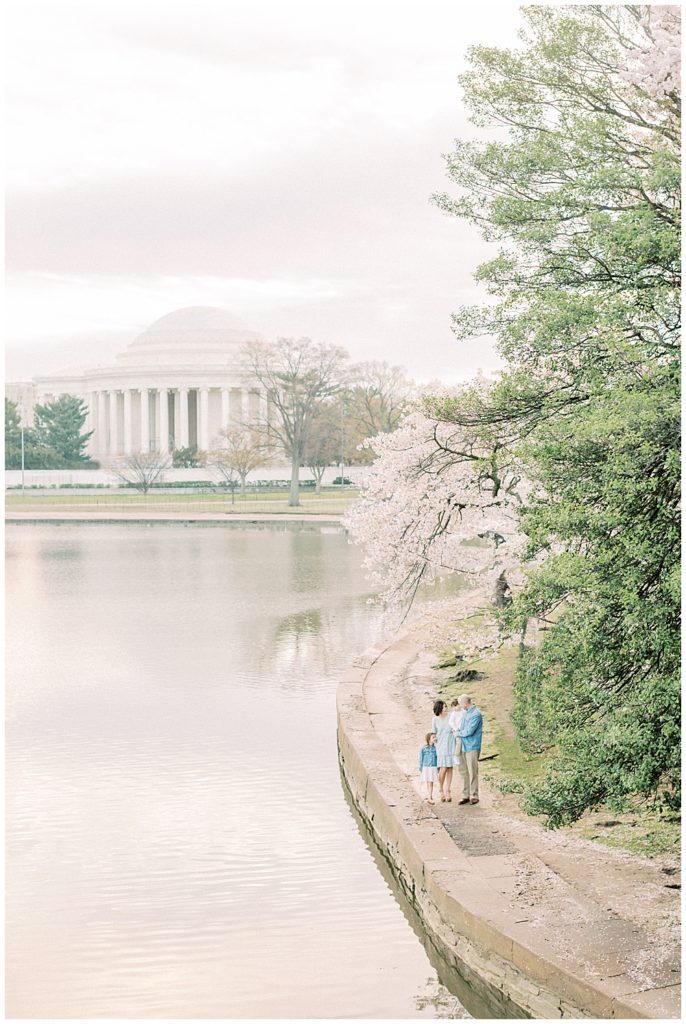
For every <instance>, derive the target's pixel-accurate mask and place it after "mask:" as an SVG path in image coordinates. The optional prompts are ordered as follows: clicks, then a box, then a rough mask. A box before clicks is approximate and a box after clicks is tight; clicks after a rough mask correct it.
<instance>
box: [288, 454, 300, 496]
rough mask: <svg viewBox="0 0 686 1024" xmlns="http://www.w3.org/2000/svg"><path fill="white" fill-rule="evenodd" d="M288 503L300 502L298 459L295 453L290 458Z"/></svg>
mask: <svg viewBox="0 0 686 1024" xmlns="http://www.w3.org/2000/svg"><path fill="white" fill-rule="evenodd" d="M288 504H289V505H299V504H300V460H299V459H298V458H297V456H295V455H294V456H293V458H292V460H291V493H290V495H289V497H288Z"/></svg>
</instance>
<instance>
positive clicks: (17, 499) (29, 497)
mask: <svg viewBox="0 0 686 1024" xmlns="http://www.w3.org/2000/svg"><path fill="white" fill-rule="evenodd" d="M358 493H359V492H358V491H356V490H352V489H351V490H345V491H339V490H335V491H330V490H323V491H322V492H321V494H314V493H313V492H311V491H301V493H300V505H299V506H297V507H291V506H290V505H289V504H288V491H286V490H279V491H267V492H265V493H260V494H246V495H240V494H236V495H235V498H234V500H232V498H231V495H230V494H226V493H221V492H216V493H215V492H207V493H198V492H195V493H190V494H169V493H165V491H163V490H161V489H160V490H154V489H153V490H152V491H149V492H148V494H139V493H138V492H137V491H133V490H132V491H123V492H114V493H113V492H111V491H107V490H97V491H93V493H90V494H64V493H61V494H55V493H54V492H51V491H48V490H46V491H42V492H40V493H33V494H32V493H31V492H27V493H26V495H25V496H24V497H23V498H22V496H21V494H20V493H17V492H12V491H9V492H7V493H6V494H5V510H6V512H7V513H8V514H11V513H12V512H31V513H35V514H36V515H40V514H41V513H43V512H51V513H59V512H70V513H73V512H127V513H136V512H140V513H141V514H145V513H151V512H178V513H180V514H183V513H188V514H191V513H202V512H205V513H208V512H209V513H211V512H215V513H217V512H219V513H225V514H227V515H231V514H234V513H246V512H247V513H250V512H271V513H275V514H279V513H287V512H297V513H300V514H305V515H317V514H325V513H328V514H329V515H341V514H342V513H343V512H345V511H346V509H347V508H348V507H349V505H351V504H352V502H353V501H355V499H356V498H357V496H358Z"/></svg>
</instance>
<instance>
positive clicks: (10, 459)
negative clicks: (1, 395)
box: [5, 398, 26, 469]
mask: <svg viewBox="0 0 686 1024" xmlns="http://www.w3.org/2000/svg"><path fill="white" fill-rule="evenodd" d="M24 461H26V458H25V459H24ZM20 468H21V422H20V419H19V410H18V408H17V403H16V402H12V401H10V399H9V398H6V399H5V469H20Z"/></svg>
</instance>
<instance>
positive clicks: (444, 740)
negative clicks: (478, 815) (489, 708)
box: [419, 693, 483, 804]
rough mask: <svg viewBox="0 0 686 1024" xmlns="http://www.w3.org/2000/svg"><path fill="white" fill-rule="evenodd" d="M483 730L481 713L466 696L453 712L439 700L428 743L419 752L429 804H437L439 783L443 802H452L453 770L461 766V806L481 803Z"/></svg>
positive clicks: (455, 702) (463, 696)
mask: <svg viewBox="0 0 686 1024" xmlns="http://www.w3.org/2000/svg"><path fill="white" fill-rule="evenodd" d="M482 729H483V717H482V715H481V712H480V711H479V709H478V707H477V706H476V704H475V703H474V702H473V701H472V698H471V697H469V696H468V695H467V694H466V693H463V694H461V695H460V696H459V697H458V698H457V700H454V701H453V703H452V706H451V708H450V709H449V708H448V705H447V704H446V702H445V701H443V700H437V701H436V703H435V704H434V717H433V722H432V724H431V732H428V733H427V734H426V744H425V746H423V747H422V749H421V750H420V751H419V770H420V773H421V778H422V781H423V782H424V783H425V785H426V791H427V797H426V799H427V802H428V803H430V804H433V803H435V802H436V801H435V800H434V798H433V791H434V785H435V784H436V783H438V790H439V796H440V800H441V803H451V802H452V799H453V798H452V794H451V788H452V781H453V768H455V766H457V769H458V771H459V773H460V778H461V779H462V799H461V800H460V801H459V803H461V804H470V803H471V804H478V802H479V752H480V750H481V733H482Z"/></svg>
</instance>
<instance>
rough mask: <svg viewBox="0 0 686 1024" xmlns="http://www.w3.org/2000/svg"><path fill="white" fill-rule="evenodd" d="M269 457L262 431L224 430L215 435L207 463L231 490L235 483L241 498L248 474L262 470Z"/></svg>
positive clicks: (269, 451)
mask: <svg viewBox="0 0 686 1024" xmlns="http://www.w3.org/2000/svg"><path fill="white" fill-rule="evenodd" d="M272 454H273V448H272V446H271V445H270V444H269V440H268V439H267V438H266V436H265V434H264V432H263V431H260V430H258V429H254V428H250V427H243V426H237V427H226V428H225V429H224V430H220V431H219V433H218V434H217V438H216V440H215V442H214V444H213V445H212V448H211V449H210V452H209V455H208V458H207V462H208V465H210V466H214V468H215V469H216V470H218V472H219V473H220V474H221V476H222V477H223V479H224V480H225V482H226V483H227V484H228V485H229V486H230V487H231V486H232V483H233V482H234V481H236V480H238V481H239V482H240V487H241V494H245V481H246V479H247V477H248V473H250V472H251V471H252V470H253V469H258V468H259V467H260V466H265V465H266V464H267V463H268V462H269V460H270V458H271V457H272Z"/></svg>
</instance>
